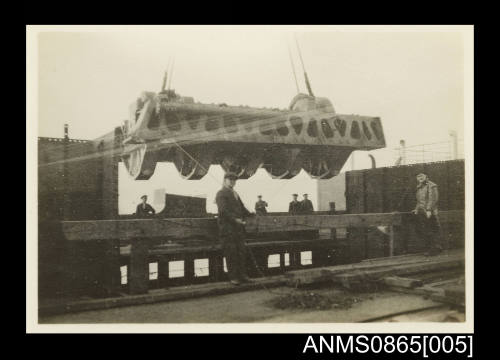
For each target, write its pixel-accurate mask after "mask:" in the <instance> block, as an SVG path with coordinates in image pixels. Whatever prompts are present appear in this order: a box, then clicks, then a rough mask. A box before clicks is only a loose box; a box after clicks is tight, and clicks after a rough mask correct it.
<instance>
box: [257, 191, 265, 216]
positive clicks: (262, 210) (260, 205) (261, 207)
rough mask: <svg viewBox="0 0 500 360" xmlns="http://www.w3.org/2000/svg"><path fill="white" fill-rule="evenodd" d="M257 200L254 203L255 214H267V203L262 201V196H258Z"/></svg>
mask: <svg viewBox="0 0 500 360" xmlns="http://www.w3.org/2000/svg"><path fill="white" fill-rule="evenodd" d="M258 198H259V200H258V201H257V202H256V203H255V214H257V215H261V216H262V215H266V214H267V209H266V207H267V202H266V201H264V200H262V195H259V196H258Z"/></svg>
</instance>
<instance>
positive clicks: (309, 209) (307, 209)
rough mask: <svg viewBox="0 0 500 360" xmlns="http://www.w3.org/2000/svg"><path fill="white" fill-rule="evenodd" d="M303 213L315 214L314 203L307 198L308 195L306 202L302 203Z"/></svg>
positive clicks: (305, 198) (305, 196) (305, 197)
mask: <svg viewBox="0 0 500 360" xmlns="http://www.w3.org/2000/svg"><path fill="white" fill-rule="evenodd" d="M300 207H301V213H302V214H306V215H307V214H312V213H313V212H314V207H313V203H312V201H311V200H309V199H308V198H307V194H304V200H302V201H301V202H300Z"/></svg>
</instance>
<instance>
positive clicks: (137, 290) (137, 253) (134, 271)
mask: <svg viewBox="0 0 500 360" xmlns="http://www.w3.org/2000/svg"><path fill="white" fill-rule="evenodd" d="M148 250H149V245H148V240H147V239H144V238H134V239H132V244H131V247H130V269H129V272H128V274H129V280H128V284H129V292H130V294H145V293H147V292H148V290H149V261H148V255H149V251H148Z"/></svg>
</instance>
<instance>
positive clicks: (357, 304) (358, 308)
mask: <svg viewBox="0 0 500 360" xmlns="http://www.w3.org/2000/svg"><path fill="white" fill-rule="evenodd" d="M308 291H309V292H310V293H312V294H313V295H308V294H307V292H308ZM297 295H299V296H300V297H304V296H305V297H306V298H309V296H313V297H319V298H321V299H331V300H329V302H330V304H329V305H328V306H315V304H313V305H311V304H306V305H305V306H301V305H297V302H296V301H295V302H286V301H285V302H283V300H284V299H287V297H288V296H290V297H297ZM299 303H300V301H299ZM320 305H321V304H320ZM323 305H324V304H323ZM440 305H442V304H440V303H437V302H434V301H432V300H430V299H425V298H424V297H423V296H420V295H413V294H403V293H395V292H388V291H385V292H384V291H381V292H377V293H356V294H350V293H345V292H343V291H342V290H338V289H333V288H325V289H315V290H297V289H290V288H286V287H282V288H274V289H271V290H265V289H262V290H256V291H248V292H241V293H234V294H227V295H220V296H211V297H204V298H198V299H191V300H182V301H172V302H164V303H155V304H147V305H136V306H129V307H119V308H112V309H106V310H95V311H86V312H80V313H70V314H64V315H56V316H49V317H43V318H40V319H39V322H40V323H41V324H89V323H101V324H106V323H107V324H112V323H129V324H130V323H252V322H261V323H306V322H307V323H315V322H321V323H330V322H333V323H339V322H361V321H367V320H368V319H372V318H377V317H383V316H387V315H390V314H396V313H403V312H406V311H413V310H418V309H423V308H426V307H432V306H440ZM280 307H281V308H280ZM427 311H429V310H427ZM433 311H434V312H433V313H434V314H438V313H446V312H447V311H450V309H449V308H448V307H447V306H441V307H439V308H437V309H434V310H433ZM410 318H411V320H410V321H412V322H413V321H419V320H418V319H419V318H418V316H416V315H412V316H411V317H408V319H410ZM435 318H436V319H439V317H435ZM443 319H445V317H443ZM383 321H391V320H390V319H384V320H383ZM392 321H394V320H392ZM396 321H398V320H396ZM422 321H424V320H422ZM425 321H428V320H425ZM434 321H442V320H434ZM445 321H446V320H445Z"/></svg>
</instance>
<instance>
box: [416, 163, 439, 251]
mask: <svg viewBox="0 0 500 360" xmlns="http://www.w3.org/2000/svg"><path fill="white" fill-rule="evenodd" d="M438 199H439V194H438V186H437V185H436V184H435V183H433V182H432V181H430V180H429V178H428V177H427V175H426V174H424V173H420V174H418V175H417V191H416V200H417V204H416V206H415V209H414V210H413V213H414V214H415V215H416V219H415V222H416V227H415V230H416V232H417V235H418V237H419V238H420V239H421V240H422V241H423V242H424V244H425V246H426V248H427V253H426V255H437V254H439V253H440V252H441V251H442V248H441V244H440V241H439V240H440V239H439V233H440V228H439V222H438V208H437V203H438Z"/></svg>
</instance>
